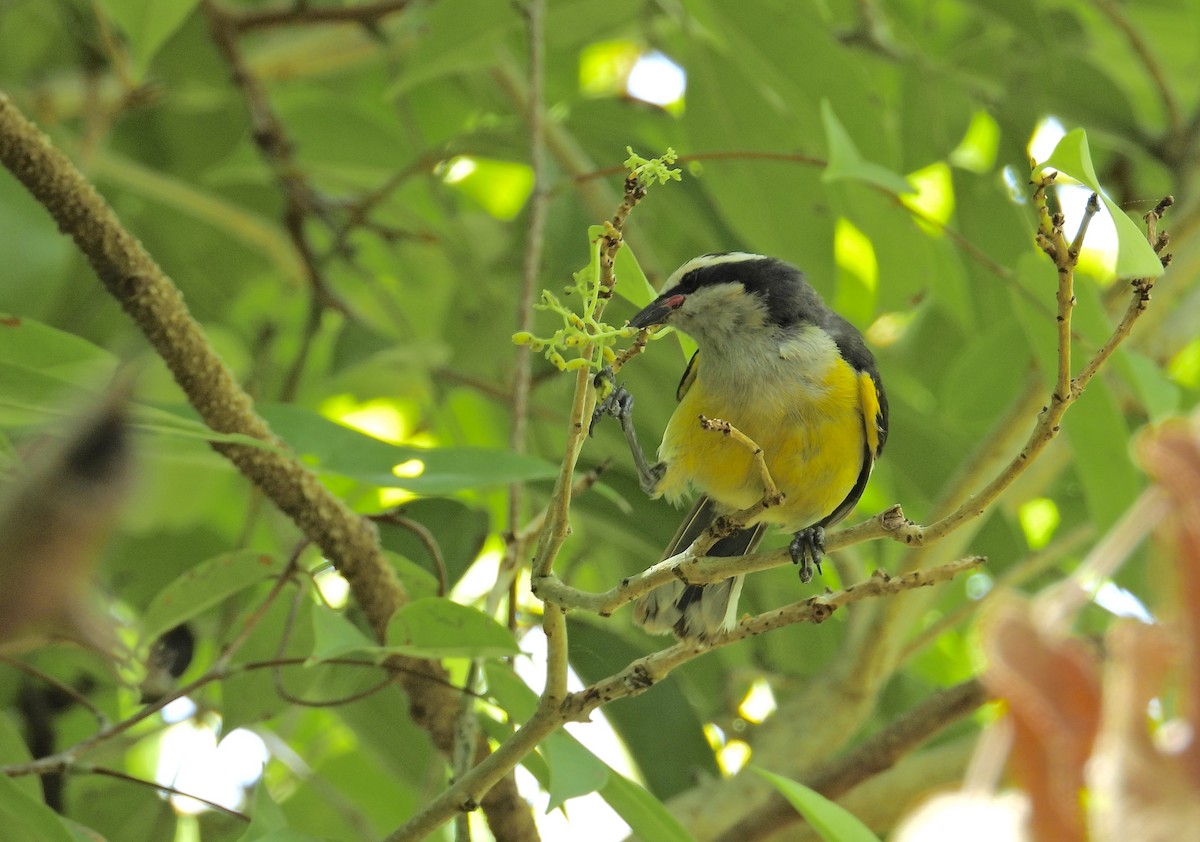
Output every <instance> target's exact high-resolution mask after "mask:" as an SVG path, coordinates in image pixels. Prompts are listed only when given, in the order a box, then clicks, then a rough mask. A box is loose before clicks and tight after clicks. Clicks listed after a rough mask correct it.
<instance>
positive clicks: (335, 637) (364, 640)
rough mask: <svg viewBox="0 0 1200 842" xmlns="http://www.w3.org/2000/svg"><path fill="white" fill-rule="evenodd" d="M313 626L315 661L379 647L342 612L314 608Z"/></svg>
mask: <svg viewBox="0 0 1200 842" xmlns="http://www.w3.org/2000/svg"><path fill="white" fill-rule="evenodd" d="M312 624H313V653H312V660H314V661H323V660H326V659H327V658H337V657H339V656H340V655H345V654H346V653H347V652H361V651H363V650H365V649H372V648H374V647H375V646H376V645H377V644H376V643H375V641H373V640H371V639H370V638H368V637H367V636H366V635H365V634H363V633H362V632H361V631H359V629H358V627H357V626H355V625H354V624H353V623H351V622H350V621H349V620H347V619H346V616H345V615H344V614H342V613H341V612H340V611H333V610H331V609H329V608H326V607H324V606H323V605H317V606H315V607H314V608H313V612H312Z"/></svg>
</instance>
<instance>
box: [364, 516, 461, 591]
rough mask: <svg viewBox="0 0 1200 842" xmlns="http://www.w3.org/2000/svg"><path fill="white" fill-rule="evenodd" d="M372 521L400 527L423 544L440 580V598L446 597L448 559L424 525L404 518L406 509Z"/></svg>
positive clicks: (374, 518) (448, 574)
mask: <svg viewBox="0 0 1200 842" xmlns="http://www.w3.org/2000/svg"><path fill="white" fill-rule="evenodd" d="M371 520H373V521H375V522H377V523H390V524H392V525H394V526H399V527H400V528H401V529H407V530H408V531H409V532H411V533H412V534H413V535H414V536H416V538H417V540H418V541H420V542H421V546H423V547H424V548H425V552H426V553H428V555H429V560H430V561H431V562H433V569H434V573H435V574H437V580H438V591H437V592H438V596H445V595H446V592H447V591H448V590H449V589H450V573H449V571H448V570H447V569H446V557H445V556H444V555H443V554H442V548H441V546H439V545H438V542H437V538H435V537H434V536H433V533H432V532H430V531H429V528H428V527H426V526H425V525H424V524H423V523H418V522H417V521H415V520H413V519H412V518H409V517H405V516H404V508H403V507H400V508H396V509H392V510H391V511H389V512H383V513H382V514H378V515H372V516H371Z"/></svg>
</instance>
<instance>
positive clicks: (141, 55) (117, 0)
mask: <svg viewBox="0 0 1200 842" xmlns="http://www.w3.org/2000/svg"><path fill="white" fill-rule="evenodd" d="M101 2H102V3H103V5H104V7H105V8H106V9H108V11H109V13H110V14H111V15H112V16H113V17H114V18H115V19H116V21H117V23H119V24H120V25H121V29H123V30H124V31H125V34H126V35H127V36H128V38H129V43H130V48H131V49H130V52H131V53H132V54H133V69H134V75H135V76H136V77H137V78H139V79H141V78H143V77H145V75H146V69H147V67H148V66H149V65H150V60H151V59H153V58H154V54H155V53H157V52H158V50H159V49H160V48H161V47H162V45H163V44H164V43H166V41H167V39H168V38H170V37H171V35H173V34H174V33H175V31H176V30H177V29H179V27H180V26H181V25H182V24H183V22H184V21H185V20H187V17H188V15H190V14H191V13H192V9H193V8H195V6H196V2H197V0H101Z"/></svg>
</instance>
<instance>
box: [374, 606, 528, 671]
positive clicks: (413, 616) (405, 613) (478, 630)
mask: <svg viewBox="0 0 1200 842" xmlns="http://www.w3.org/2000/svg"><path fill="white" fill-rule="evenodd" d="M378 651H382V652H399V653H401V654H404V655H411V656H413V657H415V658H492V657H506V656H508V655H516V654H518V653H519V652H520V651H521V649H520V647H519V646H517V641H516V639H515V638H513V635H512V632H510V631H509V630H508V629H506V628H505V627H504V626H502V625H500V624H499V623H497V622H496V621H495V620H493V619H492V618H491V617H489V616H487V615H486V614H484V613H483V612H481V611H478V610H477V609H475V608H470V607H468V606H466V605H459V604H458V603H456V602H451V601H450V600H448V599H443V598H441V597H436V596H435V597H426V598H425V599H417V600H414V601H412V602H410V603H408V604H406V605H403V606H401V608H400V609H399V610H398V611H396V613H395V614H393V615H392V619H391V621H390V622H388V627H387V646H384V647H380V648H379V650H378Z"/></svg>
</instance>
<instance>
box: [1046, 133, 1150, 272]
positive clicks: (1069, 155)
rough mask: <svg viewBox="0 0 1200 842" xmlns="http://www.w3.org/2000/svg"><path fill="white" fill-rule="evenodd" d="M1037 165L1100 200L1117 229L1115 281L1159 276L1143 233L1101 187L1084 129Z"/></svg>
mask: <svg viewBox="0 0 1200 842" xmlns="http://www.w3.org/2000/svg"><path fill="white" fill-rule="evenodd" d="M1038 166H1039V167H1048V168H1050V169H1055V170H1058V171H1059V172H1063V173H1066V174H1067V175H1069V176H1070V177H1071V178H1073V179H1075V180H1076V181H1078V182H1079V183H1080V184H1083V185H1084V186H1086V187H1088V188H1089V189H1091V190H1092V192H1094V193H1095V194H1096V195H1098V196H1099V197H1100V201H1102V202H1103V203H1104V207H1105V208H1107V209H1108V212H1109V213H1110V214H1111V215H1112V219H1113V224H1114V225H1115V226H1116V229H1117V269H1116V271H1117V277H1118V278H1157V277H1159V276H1160V275H1162V273H1163V265H1162V261H1161V260H1159V258H1158V255H1157V254H1155V253H1154V249H1152V248H1151V247H1150V244H1149V243H1148V242H1147V241H1146V235H1145V233H1144V232H1142V231H1141V230H1139V229H1138V227H1137V225H1136V224H1135V223H1134V221H1133V220H1132V219H1130V218H1129V217H1128V216H1126V215H1125V211H1123V210H1121V208H1120V206H1119V205H1118V204H1117V203H1116V202H1114V201H1113V200H1112V199H1110V198H1108V196H1106V195H1105V194H1104V191H1103V190H1102V189H1101V188H1100V179H1099V178H1098V177H1097V176H1096V168H1095V166H1093V164H1092V155H1091V152H1090V151H1089V149H1088V140H1087V133H1086V132H1084V130H1083V129H1072V130H1071V131H1069V132H1067V133H1066V135H1064V136H1063V139H1062V140H1060V141H1059V142H1058V145H1057V146H1055V147H1054V151H1053V152H1052V153H1050V157H1049V158H1047V159H1046V160H1044V161H1040V162H1038Z"/></svg>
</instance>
